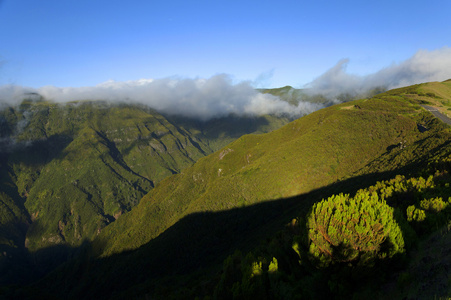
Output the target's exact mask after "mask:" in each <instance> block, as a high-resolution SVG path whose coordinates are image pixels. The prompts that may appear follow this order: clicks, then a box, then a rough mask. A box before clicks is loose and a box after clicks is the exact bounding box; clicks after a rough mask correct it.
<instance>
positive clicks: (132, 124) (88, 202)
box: [0, 95, 289, 282]
mask: <svg viewBox="0 0 451 300" xmlns="http://www.w3.org/2000/svg"><path fill="white" fill-rule="evenodd" d="M32 96H33V97H29V98H27V99H25V100H24V101H23V102H22V103H21V104H20V105H18V106H17V107H7V108H4V109H3V110H1V111H0V124H1V127H0V166H1V169H0V180H1V181H0V184H1V186H0V204H1V206H0V216H1V219H0V250H1V253H2V255H1V257H0V269H2V270H9V271H10V273H14V274H15V275H14V276H13V275H12V274H9V273H8V272H6V271H5V272H2V274H5V275H4V276H3V275H2V276H1V277H0V281H6V282H14V281H15V280H18V278H22V279H23V275H22V274H23V272H22V270H23V269H24V268H25V269H26V268H29V267H30V265H33V264H35V265H39V267H38V269H39V271H38V273H40V274H41V273H42V274H43V273H45V272H47V271H48V270H50V269H52V268H54V267H55V266H57V265H58V264H60V263H61V262H62V261H65V260H67V259H68V257H70V255H72V254H71V252H72V250H71V247H77V246H80V245H82V244H83V243H84V242H85V241H89V240H92V239H93V238H95V237H96V236H97V235H98V234H99V233H100V232H101V231H102V230H103V229H104V228H105V227H106V226H107V225H108V224H111V223H112V222H114V221H115V220H116V219H118V218H119V217H120V216H121V215H122V214H125V213H126V212H128V211H130V210H131V209H132V208H133V207H134V206H136V205H137V204H138V203H139V201H140V200H141V198H142V197H143V196H144V195H145V194H147V193H148V192H149V191H150V190H151V189H152V188H153V187H154V186H155V184H157V183H158V182H160V181H161V180H162V179H164V178H166V177H168V176H170V175H172V174H176V173H179V172H180V171H181V170H182V169H184V168H186V167H188V166H190V165H192V164H193V163H194V162H195V161H197V160H198V159H199V158H201V157H204V156H205V155H208V154H210V153H212V152H214V151H215V150H217V149H218V148H219V147H222V146H224V145H225V144H227V143H228V142H230V141H232V140H234V139H236V138H238V137H239V136H241V135H243V134H246V133H252V132H256V133H260V132H267V131H270V130H272V129H274V128H278V127H280V126H282V125H283V124H286V123H287V122H288V121H289V119H287V118H284V117H277V116H269V115H267V116H262V117H238V116H228V117H224V118H218V119H213V120H210V121H206V122H198V121H196V120H191V119H186V118H185V119H182V118H180V117H176V116H163V115H161V114H159V113H158V112H156V111H154V110H152V109H149V108H147V107H144V106H142V105H137V104H114V105H113V104H109V103H107V102H99V101H96V102H90V101H79V102H71V103H67V104H57V103H52V102H48V101H45V100H44V99H42V97H38V96H36V95H32ZM51 246H58V247H59V248H58V249H59V250H58V251H47V252H48V253H47V252H46V251H44V249H46V248H48V247H51ZM60 248H61V249H60ZM56 252H57V253H56ZM29 254H31V257H30V255H29ZM18 261H19V262H23V263H24V266H20V267H19V268H18V269H17V270H16V271H13V269H14V268H15V266H17V265H18V264H17V262H18ZM19 265H20V264H19ZM25 279H26V278H25Z"/></svg>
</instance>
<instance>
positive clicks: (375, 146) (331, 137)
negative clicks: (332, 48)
mask: <svg viewBox="0 0 451 300" xmlns="http://www.w3.org/2000/svg"><path fill="white" fill-rule="evenodd" d="M420 123H422V124H425V126H428V127H429V128H430V130H428V131H426V132H420V131H419V130H418V124H420ZM445 132H447V129H445V128H444V127H443V126H441V125H440V124H439V123H438V122H437V121H436V120H435V119H434V118H433V116H431V115H429V114H428V113H425V112H424V110H423V109H422V108H421V107H420V106H418V105H416V104H412V103H411V102H409V101H406V100H405V99H403V97H401V96H392V95H381V96H379V97H374V98H372V99H370V100H358V101H355V102H349V103H345V104H341V105H336V106H332V107H329V108H325V109H322V110H320V111H317V112H315V113H312V114H310V115H307V116H305V117H303V118H300V119H298V120H296V121H294V122H292V123H290V124H288V125H286V126H284V127H283V128H281V129H279V130H276V131H273V132H271V133H269V134H265V135H247V136H243V137H242V138H240V139H238V140H237V141H235V142H233V143H231V144H229V145H228V146H226V147H225V148H223V149H222V150H220V151H218V152H216V153H215V154H213V155H210V156H208V157H206V158H203V159H200V160H199V161H198V162H197V163H196V164H195V165H194V166H193V167H190V168H188V169H185V170H184V171H183V172H182V173H181V174H178V175H176V176H172V177H170V178H168V179H166V180H164V181H163V182H162V183H161V184H160V185H159V186H158V188H156V189H154V190H153V191H152V192H151V193H149V194H148V195H146V196H145V197H144V198H143V200H142V201H141V202H140V204H139V206H138V207H137V209H135V210H133V211H132V212H131V213H130V214H128V215H127V216H125V217H124V218H121V220H119V221H118V222H116V223H115V224H114V225H113V226H109V227H108V228H106V229H105V230H104V231H103V232H102V233H101V235H100V236H99V237H98V239H97V241H99V243H100V244H102V246H103V248H102V250H101V251H102V252H103V254H104V255H108V254H111V253H117V252H121V251H123V250H126V249H135V248H137V247H139V246H140V245H142V244H144V243H146V242H148V241H149V240H151V239H152V238H154V237H156V236H158V234H160V233H161V232H163V231H164V230H165V229H166V228H168V227H169V226H171V225H173V224H175V223H176V222H177V220H179V219H180V218H182V217H183V216H186V215H188V214H191V213H195V212H207V211H221V210H227V209H231V208H234V207H243V206H247V205H251V204H254V203H260V202H262V201H265V200H271V199H279V198H286V197H291V196H295V195H299V194H302V193H306V192H309V191H312V190H314V189H318V188H321V187H324V186H327V185H330V184H332V183H335V182H337V181H342V180H344V179H347V178H351V177H353V176H356V175H363V174H371V173H373V172H384V171H392V170H396V169H399V168H401V167H404V166H405V165H407V164H410V163H413V162H416V161H417V160H418V159H419V158H420V157H421V159H424V158H425V156H427V155H428V154H429V152H428V151H431V150H433V149H435V148H436V147H437V146H438V145H437V143H442V144H443V143H444V142H445V140H446V139H445V138H443V139H440V140H437V137H436V135H437V134H438V133H440V134H445ZM400 143H404V144H405V145H406V147H405V148H403V149H399V148H400V147H399V145H400ZM401 150H402V151H401ZM379 160H383V161H384V162H389V163H387V164H385V165H382V164H383V163H382V162H378V164H377V166H373V165H374V162H376V161H379ZM393 160H396V161H395V163H393ZM144 220H151V222H152V224H155V225H153V226H149V223H148V222H145V221H144Z"/></svg>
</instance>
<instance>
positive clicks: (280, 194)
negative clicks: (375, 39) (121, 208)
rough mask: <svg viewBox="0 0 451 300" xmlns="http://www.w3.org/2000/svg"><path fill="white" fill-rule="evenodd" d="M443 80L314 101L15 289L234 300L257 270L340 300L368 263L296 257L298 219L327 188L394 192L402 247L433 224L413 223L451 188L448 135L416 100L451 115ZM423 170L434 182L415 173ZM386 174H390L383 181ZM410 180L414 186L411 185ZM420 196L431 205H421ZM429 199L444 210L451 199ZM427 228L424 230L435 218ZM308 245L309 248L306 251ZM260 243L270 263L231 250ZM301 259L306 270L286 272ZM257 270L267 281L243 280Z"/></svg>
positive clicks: (159, 192) (286, 285)
mask: <svg viewBox="0 0 451 300" xmlns="http://www.w3.org/2000/svg"><path fill="white" fill-rule="evenodd" d="M450 88H451V83H450V82H449V81H446V82H442V83H427V84H421V85H416V86H411V87H406V88H400V89H397V90H392V91H388V92H386V93H382V94H378V95H376V96H374V97H372V98H370V99H361V100H356V101H352V102H347V103H343V104H339V105H334V106H331V107H328V108H325V109H322V110H320V111H317V112H314V113H312V114H310V115H307V116H304V117H302V118H300V119H298V120H295V121H293V122H291V123H289V124H287V125H285V126H284V127H282V128H280V129H278V130H274V131H272V132H270V133H267V134H262V135H255V134H251V135H245V136H242V137H241V138H239V139H237V140H236V141H234V142H232V143H230V144H229V145H227V146H225V147H223V148H221V149H219V150H218V151H216V152H214V153H212V154H210V155H208V156H206V157H203V158H200V159H199V160H198V161H197V162H196V163H195V164H193V165H192V166H190V167H187V168H185V169H183V170H182V171H181V172H180V173H179V174H175V175H173V176H170V177H168V178H166V179H163V180H161V181H160V182H159V183H158V184H156V186H155V188H154V189H152V190H151V191H150V192H149V193H148V194H146V195H145V196H144V197H143V198H142V199H141V200H140V202H139V204H137V205H136V206H135V207H133V208H132V209H131V211H130V212H128V213H127V214H125V215H123V216H121V217H120V218H118V219H117V220H116V221H115V222H113V223H111V224H109V225H108V226H106V227H105V228H104V229H103V230H101V232H100V234H99V235H98V236H96V237H95V238H94V240H93V241H92V243H88V245H85V247H80V248H79V249H80V251H81V252H82V255H80V256H78V258H76V259H74V260H72V261H71V262H68V263H67V264H65V265H63V266H61V267H60V268H58V270H56V271H55V272H53V273H51V274H50V275H49V276H48V277H47V278H45V279H44V280H43V281H41V282H39V283H37V284H35V285H33V286H31V287H30V289H29V290H27V289H25V290H21V291H20V292H23V293H25V295H26V294H27V293H29V292H30V291H40V292H41V293H42V297H48V296H51V295H53V296H55V297H69V298H80V297H86V295H89V297H91V298H124V297H145V296H155V297H160V298H168V297H175V298H184V297H187V298H190V297H194V296H198V295H204V296H213V294H214V293H216V292H218V293H220V292H221V291H229V292H230V291H233V292H234V293H235V292H236V293H238V294H236V296H237V297H238V298H239V297H245V294H240V293H244V292H246V291H250V290H252V287H253V286H254V287H255V286H256V284H257V283H258V278H261V279H262V280H263V279H264V278H266V279H264V280H266V281H265V282H263V283H260V284H261V286H263V287H265V288H267V287H268V285H269V283H270V282H275V283H277V289H276V290H277V291H283V290H284V291H285V292H286V293H287V294H290V295H291V293H293V292H295V291H296V289H297V288H300V287H297V286H295V285H292V283H293V281H296V282H302V280H306V281H305V284H304V285H303V286H302V287H301V288H307V290H306V291H304V292H302V291H300V293H299V295H304V296H305V297H307V298H315V295H316V297H318V296H321V295H323V296H330V294H328V293H329V292H327V291H329V289H330V291H332V292H337V293H338V294H336V295H337V297H338V296H339V295H342V296H343V297H345V296H346V294H340V293H344V291H348V292H349V290H348V288H349V287H346V286H344V285H343V284H344V282H343V281H340V280H339V278H340V276H344V277H343V278H348V275H349V274H350V273H352V272H357V273H356V274H363V273H359V272H364V274H367V273H365V272H367V271H366V269H359V268H357V269H355V268H354V269H353V268H351V269H349V268H350V267H352V265H346V264H344V265H343V264H341V263H337V264H335V265H333V266H332V267H330V268H329V269H326V270H325V271H315V270H318V266H316V265H315V261H314V260H313V259H312V258H309V256H308V255H307V257H304V254H302V255H301V254H300V253H304V252H303V251H307V252H308V241H307V242H301V241H305V240H306V239H308V237H307V236H306V235H305V233H303V232H305V230H306V229H305V227H304V225H305V221H303V220H306V219H307V217H308V215H309V213H310V211H311V208H312V205H313V204H314V203H317V202H320V201H321V200H322V199H326V198H327V197H330V196H332V195H334V194H340V193H349V194H351V195H354V194H355V195H357V194H359V193H364V192H365V191H372V192H374V193H381V197H391V198H387V199H388V200H390V199H391V200H390V201H392V202H387V203H388V205H392V206H393V207H395V208H396V210H395V213H394V214H395V216H396V218H397V219H396V221H397V222H398V223H399V224H400V225H399V226H400V227H401V228H402V230H403V236H404V240H405V245H406V246H405V247H406V249H407V250H408V251H410V250H411V248H409V247H413V246H409V245H411V244H413V240H414V238H413V236H415V234H418V235H419V236H420V237H421V236H422V234H424V233H425V232H428V230H429V229H427V230H426V229H425V228H422V226H421V224H419V225H418V224H417V225H415V224H416V223H415V222H419V221H421V220H422V218H423V217H422V214H424V215H425V216H426V215H427V214H429V210H428V209H429V208H425V207H429V206H430V205H432V204H428V203H430V201H432V202H433V200H431V199H435V198H431V199H429V198H422V197H426V196H427V195H429V196H431V197H432V195H441V196H440V197H442V195H446V194H447V193H448V194H449V178H448V177H447V173H448V172H449V171H451V168H449V155H450V154H451V145H450V143H449V141H450V139H451V133H450V130H449V127H448V125H446V124H444V123H443V122H441V121H440V120H438V119H437V118H435V117H434V115H432V114H431V113H430V112H428V111H427V110H425V109H424V108H423V107H422V106H421V105H424V104H428V105H432V106H434V107H438V108H439V110H441V111H443V112H447V111H448V109H449V108H450V102H449V101H450V99H451V90H450ZM397 175H402V176H401V177H396V176H397ZM422 175H423V176H426V178H427V176H429V175H430V178H431V179H428V180H427V181H426V179H421V178H420V177H419V176H422ZM434 176H435V177H434ZM391 178H395V179H393V181H383V182H382V180H389V179H391ZM404 178H406V179H404ZM407 178H413V179H407ZM381 182H382V183H381ZM384 182H388V183H384ZM413 182H415V184H414V183H413ZM417 182H420V183H421V182H424V185H422V184H417ZM409 185H410V187H409ZM412 186H413V187H414V188H415V189H417V187H418V190H412V191H411V189H413V187H412ZM435 189H438V190H437V191H438V192H437V193H436V191H435ZM359 190H363V192H362V191H360V192H359ZM389 191H394V193H395V194H394V195H395V196H396V195H398V196H396V197H395V196H393V194H390V193H391V192H389ZM359 195H360V194H359ZM383 195H390V196H383ZM429 196H427V197H429ZM383 199H385V198H383ZM403 199H404V200H403ZM406 199H407V200H406ZM423 199H424V200H427V201H426V202H424V203H423V202H421V206H420V201H422V200H423ZM428 199H429V200H428ZM437 199H438V198H437ZM388 200H387V201H388ZM384 201H385V200H384ZM396 201H398V202H396ZM399 201H401V202H399ZM402 201H404V202H402ZM434 201H435V202H433V203H438V204H437V205H442V206H441V207H448V206H447V204H446V203H445V202H446V201H447V199H445V200H444V199H442V198H440V200H434ZM444 201H445V202H444ZM432 202H431V203H432ZM396 203H398V204H396ZM440 203H444V204H440ZM416 205H417V206H416ZM434 205H435V204H434ZM409 207H410V208H409ZM450 207H451V206H450ZM421 211H423V213H422V212H421ZM425 211H426V212H425ZM440 211H442V208H440V209H436V212H440ZM444 211H445V213H448V212H449V209H448V208H446V209H445V210H444ZM426 213H427V214H426ZM425 218H426V217H425ZM438 219H439V218H438ZM438 219H437V220H438ZM434 220H435V219H434ZM445 220H446V218H445ZM412 222H413V223H412ZM287 224H289V225H287ZM406 224H407V225H406ZM409 224H410V225H409ZM424 224H426V223H424ZM428 224H429V223H428ZM431 224H434V225H433V226H432V225H428V226H429V227H428V228H432V227H434V226H439V225H440V224H443V223H440V222H438V221H437V222H436V223H431ZM440 226H441V225H440ZM409 228H410V229H409ZM412 228H413V229H412ZM434 228H435V227H434ZM424 230H426V231H424ZM307 231H308V230H307ZM281 232H282V233H281ZM287 232H288V233H287ZM289 232H292V234H291V233H290V234H289ZM415 232H416V233H415ZM304 244H307V246H306V247H307V248H306V249H307V250H302V249H304V248H305V246H302V245H304ZM296 245H298V246H296ZM403 247H404V246H403ZM256 248H263V249H264V250H260V251H259V252H258V253H265V252H266V253H268V252H270V251H269V250H268V249H271V251H275V252H277V255H275V256H274V258H276V256H277V259H276V260H275V261H274V260H273V261H272V262H271V257H269V258H264V259H263V258H261V259H260V258H258V257H255V256H253V255H252V254H249V255H247V256H245V255H241V254H239V253H246V252H249V251H256V250H255V249H256ZM403 249H404V248H403ZM236 250H239V251H240V252H236ZM403 251H404V250H403ZM234 253H238V254H234ZM297 255H300V256H297ZM227 257H229V258H227ZM268 259H269V261H268ZM381 259H382V258H381ZM277 261H279V263H277ZM381 261H382V262H381V263H380V264H379V263H378V262H377V263H375V264H376V265H373V266H371V267H370V269H369V270H375V271H374V274H376V275H374V276H379V275H380V274H386V273H390V272H395V271H396V270H394V269H393V271H392V269H390V268H391V267H393V268H394V267H395V266H397V268H400V267H399V266H401V267H402V263H399V262H396V261H391V260H389V261H388V262H387V263H386V264H383V262H384V261H383V260H381ZM222 262H224V269H222V271H221V265H222ZM270 262H271V263H270ZM299 264H301V265H302V266H303V267H302V268H298V269H296V270H295V269H293V268H294V266H296V265H298V266H299ZM246 265H249V268H250V269H245V267H246ZM271 265H272V267H271V268H272V270H277V267H276V266H277V265H279V267H278V268H280V269H281V270H285V271H284V272H283V273H280V276H282V277H279V279H277V281H271V280H273V279H271V278H270V277H268V276H270V275H269V273H264V272H269V268H270V267H269V266H271ZM380 265H381V266H380ZM262 266H265V268H266V271H264V270H263V269H262V268H263V267H262ZM379 266H380V267H379ZM228 268H231V269H230V270H232V271H230V270H229V269H228ZM234 268H235V269H234ZM236 268H238V271H236ZM239 268H244V269H242V270H244V271H239ZM384 268H385V269H384ZM233 270H235V271H236V272H235V271H233ZM229 271H230V272H231V273H229ZM263 271H264V272H263ZM248 272H250V273H248ZM253 272H255V273H253ZM380 272H382V273H380ZM370 273H371V271H370ZM227 274H232V275H233V274H235V275H233V276H234V277H233V276H232V275H230V276H232V277H233V278H232V277H230V278H229V277H227V276H229V275H227ZM246 274H247V275H246ZM253 274H254V275H255V274H257V275H258V274H266V275H265V276H266V277H256V278H257V279H252V280H251V279H250V278H253V276H254V275H253ZM345 274H348V275H345ZM224 276H225V277H224ZM237 276H238V277H237ZM241 276H243V277H241ZM255 276H256V275H255ZM271 276H272V275H271ZM349 276H350V275H349ZM355 276H357V277H358V275H355ZM365 276H367V275H365ZM365 276H364V277H363V278H366V279H368V278H370V279H371V280H373V279H374V278H375V277H374V276H373V277H365ZM351 277H352V276H351ZM380 277H381V278H386V277H385V276H380ZM241 278H242V279H241ZM246 278H247V279H246ZM267 280H269V281H267ZM362 280H363V279H362ZM371 280H370V282H371ZM401 281H402V280H401ZM268 282H269V283H268ZM351 282H352V281H351ZM309 283H311V287H309V288H308V286H309ZM325 283H327V284H325ZM360 283H361V282H360ZM365 284H366V285H365V287H366V286H367V285H368V284H369V283H368V282H365ZM376 284H379V283H378V282H376V281H374V285H376ZM221 286H222V287H223V288H221ZM273 288H274V286H273ZM310 288H311V289H313V290H315V288H316V290H315V292H314V293H313V294H308V293H307V292H308V291H310V290H309V289H310ZM351 288H352V285H351ZM240 291H241V292H240ZM318 291H320V294H317V293H318ZM340 291H341V292H340ZM13 292H14V291H13ZM254 292H255V290H254ZM266 292H267V293H269V292H270V290H268V289H267V290H266ZM322 292H324V294H321V293H322ZM303 293H304V294H303ZM305 293H307V294H305ZM315 293H316V294H315ZM215 295H216V296H217V297H219V298H220V296H218V295H220V294H215ZM264 295H265V293H264ZM280 295H282V294H279V297H282V296H280ZM360 296H362V295H360ZM362 297H363V296H362ZM282 298H283V297H282ZM338 298H340V297H338Z"/></svg>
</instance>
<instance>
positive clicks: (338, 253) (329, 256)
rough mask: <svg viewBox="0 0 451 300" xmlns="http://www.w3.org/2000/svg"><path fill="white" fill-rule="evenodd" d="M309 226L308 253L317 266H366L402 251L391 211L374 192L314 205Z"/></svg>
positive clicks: (402, 240) (397, 228)
mask: <svg viewBox="0 0 451 300" xmlns="http://www.w3.org/2000/svg"><path fill="white" fill-rule="evenodd" d="M308 227H309V239H310V250H309V251H310V254H311V255H312V256H313V258H315V259H317V260H318V263H319V264H320V266H328V265H329V264H330V263H334V262H346V263H351V264H356V265H361V266H365V265H370V264H372V263H373V262H374V260H375V259H377V258H385V257H393V256H394V255H395V254H397V253H403V252H404V239H403V236H402V232H401V229H400V227H399V226H398V224H397V223H396V221H395V220H394V217H393V208H391V207H389V206H388V205H387V204H386V203H385V201H383V200H382V201H381V200H380V199H379V197H378V195H377V194H376V193H372V194H370V193H368V192H364V191H360V192H359V193H357V195H356V196H355V197H354V198H351V197H349V195H343V194H340V195H335V196H332V197H329V198H328V199H327V200H323V201H321V202H319V203H316V204H315V205H314V206H313V208H312V212H311V213H310V215H309V218H308Z"/></svg>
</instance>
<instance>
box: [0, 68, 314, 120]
mask: <svg viewBox="0 0 451 300" xmlns="http://www.w3.org/2000/svg"><path fill="white" fill-rule="evenodd" d="M24 93H38V94H40V95H42V96H43V97H44V98H45V99H48V100H52V101H55V102H59V103H64V102H69V101H75V100H108V101H111V102H129V103H142V104H145V105H148V106H149V107H152V108H154V109H156V110H157V111H160V112H163V113H168V114H178V115H183V116H187V117H193V118H200V119H202V120H207V119H210V118H214V117H220V116H225V115H228V114H237V115H263V114H287V115H291V116H295V115H302V114H306V113H310V112H312V111H314V110H316V109H318V108H319V107H318V106H317V105H315V104H311V103H310V104H309V103H307V104H304V103H303V104H301V105H299V106H293V105H290V104H288V103H287V102H285V101H282V100H280V99H279V98H278V97H275V96H272V95H269V94H261V93H259V92H257V91H256V90H255V89H254V88H253V87H252V86H251V84H250V83H249V82H241V83H238V84H234V83H233V82H232V79H231V77H230V76H228V75H224V74H221V75H216V76H213V77H211V78H209V79H180V78H164V79H141V80H136V81H126V82H118V81H112V80H111V81H107V82H104V83H101V84H98V85H96V86H93V87H77V88H74V87H66V88H59V87H54V86H44V87H42V88H39V89H31V88H24V87H19V86H13V85H8V86H2V87H0V102H3V103H6V104H9V105H11V104H17V103H18V102H20V101H21V100H22V99H23V98H24Z"/></svg>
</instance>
